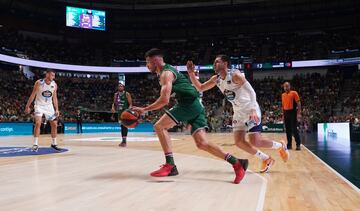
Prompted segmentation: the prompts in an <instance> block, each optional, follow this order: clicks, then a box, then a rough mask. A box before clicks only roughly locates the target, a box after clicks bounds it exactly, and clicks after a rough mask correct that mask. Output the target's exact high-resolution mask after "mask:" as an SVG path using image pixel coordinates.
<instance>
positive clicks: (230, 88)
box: [217, 69, 261, 114]
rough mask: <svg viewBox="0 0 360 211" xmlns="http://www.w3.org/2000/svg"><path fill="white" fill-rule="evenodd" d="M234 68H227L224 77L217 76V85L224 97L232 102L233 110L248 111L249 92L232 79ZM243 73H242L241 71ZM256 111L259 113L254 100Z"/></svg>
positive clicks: (249, 107) (249, 108) (249, 105)
mask: <svg viewBox="0 0 360 211" xmlns="http://www.w3.org/2000/svg"><path fill="white" fill-rule="evenodd" d="M235 71H237V70H236V69H231V70H230V69H229V70H228V72H227V74H226V78H225V79H224V80H222V79H221V77H220V76H218V78H217V86H218V87H219V89H220V90H221V92H222V93H223V94H224V95H225V97H226V99H227V100H228V101H229V102H230V103H231V104H232V106H233V110H234V112H240V113H249V112H250V110H251V100H250V95H249V93H248V92H247V91H246V90H244V88H243V87H242V85H239V84H235V83H234V82H233V81H232V75H233V73H234V72H235ZM241 74H243V75H244V73H241ZM256 111H257V113H258V114H259V113H260V114H261V112H260V107H259V104H258V103H257V102H256Z"/></svg>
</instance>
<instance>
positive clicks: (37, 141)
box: [34, 137, 39, 145]
mask: <svg viewBox="0 0 360 211" xmlns="http://www.w3.org/2000/svg"><path fill="white" fill-rule="evenodd" d="M34 145H39V138H38V137H34Z"/></svg>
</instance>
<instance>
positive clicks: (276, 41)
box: [0, 28, 360, 66]
mask: <svg viewBox="0 0 360 211" xmlns="http://www.w3.org/2000/svg"><path fill="white" fill-rule="evenodd" d="M359 34H360V32H359V31H358V30H353V31H352V32H351V33H349V32H347V31H343V32H341V31H338V32H336V33H335V32H319V33H309V34H299V33H285V34H274V35H246V36H243V37H237V38H236V37H235V38H234V37H232V38H231V39H230V38H226V37H222V38H221V39H218V38H208V39H201V40H194V39H192V38H190V39H183V40H178V41H176V42H162V41H161V40H159V41H156V46H154V42H144V41H143V42H140V41H139V43H135V42H131V43H113V42H112V40H103V39H99V40H101V42H99V41H92V40H88V41H83V42H77V41H76V40H73V39H65V38H61V37H59V38H57V39H55V38H53V37H52V38H51V37H36V38H34V37H30V36H28V35H24V34H22V33H20V32H18V31H16V30H11V29H5V28H0V51H1V52H2V53H13V54H14V53H16V54H18V55H19V54H20V53H22V54H23V55H25V56H26V57H27V58H30V59H35V60H41V61H50V62H59V63H66V64H81V65H98V66H99V65H100V66H110V65H112V64H113V61H115V60H116V61H119V60H132V61H139V60H144V53H145V52H146V51H147V50H148V49H150V48H153V47H158V48H161V49H163V50H164V51H165V52H166V59H167V61H168V62H169V63H171V64H173V65H184V64H185V63H186V61H187V59H189V58H192V59H193V60H194V61H196V62H197V63H201V64H209V63H212V59H213V58H212V57H211V56H210V55H215V54H218V53H225V54H227V55H230V56H235V57H243V58H247V59H251V60H253V61H254V62H264V61H267V62H272V61H293V60H308V59H324V58H329V57H336V56H339V54H338V53H339V52H342V53H343V54H347V53H348V54H349V55H348V56H354V55H353V54H356V55H359V54H360V52H359V49H360V40H359V39H357V37H358V36H359ZM294 40H296V42H295V41H294ZM89 43H91V44H90V45H89ZM343 54H342V55H341V56H342V57H344V56H347V55H343Z"/></svg>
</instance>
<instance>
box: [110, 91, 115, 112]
mask: <svg viewBox="0 0 360 211" xmlns="http://www.w3.org/2000/svg"><path fill="white" fill-rule="evenodd" d="M115 100H116V93H115V94H114V99H113V103H112V105H111V112H113V113H115Z"/></svg>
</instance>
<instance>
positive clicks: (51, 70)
mask: <svg viewBox="0 0 360 211" xmlns="http://www.w3.org/2000/svg"><path fill="white" fill-rule="evenodd" d="M49 72H52V73H56V72H55V70H54V69H46V73H49Z"/></svg>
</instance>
